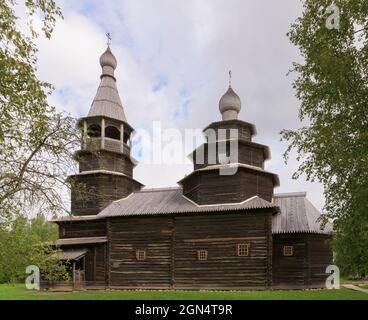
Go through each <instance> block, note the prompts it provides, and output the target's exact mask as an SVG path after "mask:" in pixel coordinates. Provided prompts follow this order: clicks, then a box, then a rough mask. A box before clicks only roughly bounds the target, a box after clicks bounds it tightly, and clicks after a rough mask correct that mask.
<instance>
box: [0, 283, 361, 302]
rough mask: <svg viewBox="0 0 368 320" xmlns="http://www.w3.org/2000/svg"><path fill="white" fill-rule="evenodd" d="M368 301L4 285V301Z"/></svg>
mask: <svg viewBox="0 0 368 320" xmlns="http://www.w3.org/2000/svg"><path fill="white" fill-rule="evenodd" d="M145 299H147V300H174V299H177V300H191V299H199V300H210V299H213V300H232V299H234V300H368V294H366V293H363V292H358V291H354V290H350V289H345V288H342V289H339V290H306V291H244V292H203V291H83V292H69V293H49V292H37V291H28V290H26V289H25V286H24V284H16V285H10V284H1V285H0V300H145Z"/></svg>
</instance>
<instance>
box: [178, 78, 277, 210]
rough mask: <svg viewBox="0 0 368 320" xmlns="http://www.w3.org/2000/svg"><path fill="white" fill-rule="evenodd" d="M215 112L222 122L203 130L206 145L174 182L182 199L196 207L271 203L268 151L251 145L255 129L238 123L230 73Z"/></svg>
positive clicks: (238, 104) (274, 183)
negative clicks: (186, 172) (266, 164)
mask: <svg viewBox="0 0 368 320" xmlns="http://www.w3.org/2000/svg"><path fill="white" fill-rule="evenodd" d="M219 110H220V113H221V115H222V121H218V122H213V123H211V124H210V125H209V126H207V127H206V128H205V129H204V130H203V132H204V135H205V137H206V139H207V141H206V143H204V144H202V145H201V146H199V147H198V148H197V149H196V150H194V151H193V152H192V154H191V155H190V156H191V158H192V160H193V164H194V171H193V172H192V173H190V174H189V175H187V176H186V177H184V178H183V179H182V180H180V181H179V182H178V183H179V184H180V185H181V186H182V187H183V194H184V196H185V197H187V198H188V199H190V200H191V201H193V202H195V203H196V204H197V205H211V204H226V203H241V202H243V201H245V200H247V199H249V198H251V197H254V196H259V197H261V198H263V199H265V200H267V201H270V202H271V201H272V197H273V189H274V188H275V187H277V186H278V185H279V178H278V176H277V175H276V174H274V173H271V172H268V171H266V170H265V169H264V162H265V161H266V160H267V159H269V157H270V151H269V148H268V147H267V146H265V145H262V144H258V143H255V142H253V141H252V139H253V136H254V135H255V133H256V128H255V126H254V125H253V124H251V123H248V122H245V121H242V120H239V119H238V114H239V112H240V110H241V100H240V98H239V96H238V95H237V94H236V93H235V91H234V90H233V88H232V87H231V73H230V82H229V87H228V90H227V91H226V93H225V94H224V95H223V96H222V97H221V99H220V102H219Z"/></svg>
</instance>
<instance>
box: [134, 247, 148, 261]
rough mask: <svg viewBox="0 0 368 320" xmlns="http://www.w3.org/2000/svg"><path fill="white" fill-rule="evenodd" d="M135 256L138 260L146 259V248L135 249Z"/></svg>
mask: <svg viewBox="0 0 368 320" xmlns="http://www.w3.org/2000/svg"><path fill="white" fill-rule="evenodd" d="M136 256H137V260H138V261H143V260H146V250H142V249H138V250H137V251H136Z"/></svg>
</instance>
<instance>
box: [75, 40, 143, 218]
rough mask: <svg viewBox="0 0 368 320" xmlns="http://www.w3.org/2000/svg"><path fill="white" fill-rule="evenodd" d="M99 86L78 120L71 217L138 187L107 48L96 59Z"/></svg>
mask: <svg viewBox="0 0 368 320" xmlns="http://www.w3.org/2000/svg"><path fill="white" fill-rule="evenodd" d="M100 65H101V68H102V74H101V77H100V78H101V83H100V85H99V87H98V89H97V94H96V96H95V98H94V100H93V102H92V105H91V108H90V110H89V113H88V116H87V117H83V118H80V119H79V120H78V127H79V129H80V130H81V132H82V141H81V149H80V150H79V151H77V152H76V155H75V156H76V160H77V161H78V162H79V173H78V174H76V175H73V176H71V177H69V178H70V181H71V182H72V205H71V211H72V214H73V215H94V214H98V213H99V212H100V211H101V210H102V209H103V208H105V207H106V206H107V205H108V204H110V203H111V202H112V201H114V200H117V199H121V198H123V197H125V196H127V195H129V194H130V193H132V192H133V191H135V190H139V189H141V187H142V184H140V183H139V182H137V181H135V180H134V179H133V168H134V166H135V164H134V161H133V159H132V158H131V155H130V149H131V142H130V139H131V134H132V132H133V131H134V130H133V128H132V127H131V126H130V125H129V124H128V122H127V120H126V117H125V113H124V109H123V105H122V103H121V99H120V96H119V92H118V89H117V87H116V78H115V69H116V67H117V60H116V58H115V56H114V55H113V53H112V52H111V50H110V46H108V47H107V49H106V51H105V52H104V53H103V54H102V56H101V57H100Z"/></svg>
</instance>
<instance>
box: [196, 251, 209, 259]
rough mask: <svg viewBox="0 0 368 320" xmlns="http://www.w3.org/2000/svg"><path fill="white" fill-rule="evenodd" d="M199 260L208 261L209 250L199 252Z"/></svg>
mask: <svg viewBox="0 0 368 320" xmlns="http://www.w3.org/2000/svg"><path fill="white" fill-rule="evenodd" d="M197 260H198V261H207V260H208V250H205V249H200V250H197Z"/></svg>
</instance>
